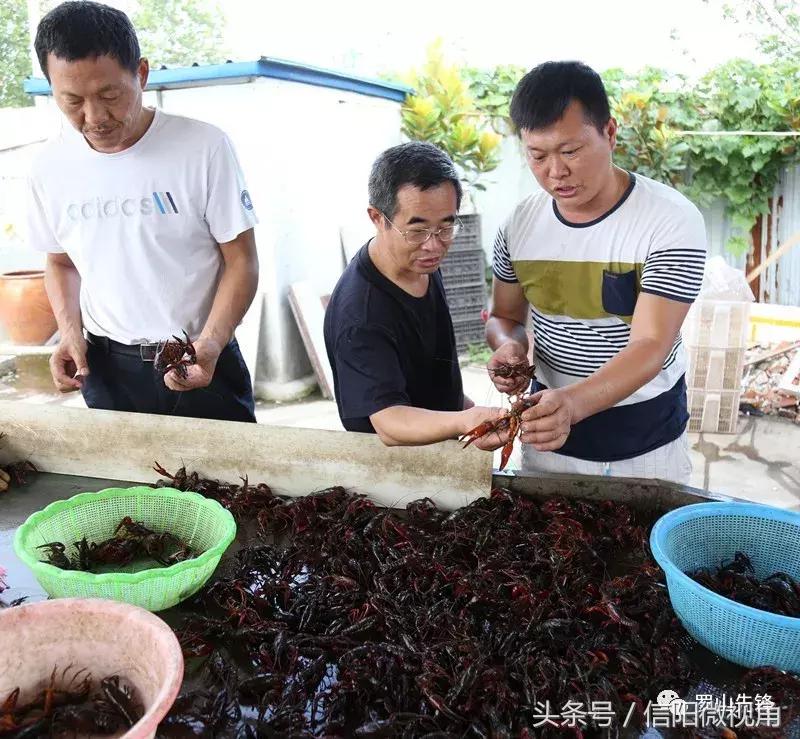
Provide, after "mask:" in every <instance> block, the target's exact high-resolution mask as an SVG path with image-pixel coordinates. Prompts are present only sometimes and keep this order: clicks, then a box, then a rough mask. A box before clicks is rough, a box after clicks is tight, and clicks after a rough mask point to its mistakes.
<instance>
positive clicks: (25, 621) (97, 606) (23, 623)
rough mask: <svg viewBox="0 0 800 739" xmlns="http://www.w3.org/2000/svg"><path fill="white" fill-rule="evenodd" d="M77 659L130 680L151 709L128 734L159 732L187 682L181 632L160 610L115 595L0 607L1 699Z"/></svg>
mask: <svg viewBox="0 0 800 739" xmlns="http://www.w3.org/2000/svg"><path fill="white" fill-rule="evenodd" d="M68 665H72V666H73V667H75V668H86V669H88V670H89V671H90V672H91V673H92V678H93V683H94V685H95V686H96V685H97V683H98V682H99V681H100V680H101V679H102V678H104V677H107V676H109V675H119V676H120V677H122V678H125V679H126V680H127V681H128V682H130V683H131V684H132V685H133V686H134V687H135V688H136V691H137V693H138V696H139V698H140V700H141V701H142V703H143V705H144V709H145V714H144V716H142V718H141V719H140V720H139V721H138V722H137V723H136V724H135V725H134V726H133V727H132V728H131V729H130V730H129V731H127V732H125V733H124V734H121V735H120V736H124V737H125V738H126V739H149V737H153V736H155V732H156V727H157V726H158V723H159V721H161V719H162V718H164V716H165V715H166V713H167V711H169V709H170V707H171V706H172V704H173V702H174V701H175V698H176V697H177V695H178V691H179V690H180V687H181V682H182V681H183V655H182V654H181V648H180V645H179V644H178V639H177V638H176V637H175V634H174V633H173V632H172V629H170V628H169V626H167V624H165V623H164V622H163V621H162V620H161V619H160V618H159V617H158V616H156V615H154V614H152V613H150V612H149V611H145V610H144V609H142V608H137V607H136V606H131V605H128V604H127V603H118V602H116V601H111V600H100V599H89V598H62V599H58V600H50V601H43V602H41V603H32V604H30V605H22V606H17V607H16V608H7V609H4V610H2V611H0V702H2V701H3V700H5V698H6V696H7V695H8V694H9V693H10V692H11V691H12V690H13V689H14V688H16V687H17V686H19V687H20V696H19V700H20V701H21V702H25V701H28V700H30V699H32V698H33V697H35V695H36V694H37V693H38V692H39V691H41V690H42V689H43V688H45V687H46V686H47V684H48V682H49V678H50V674H51V673H52V671H53V667H55V666H57V667H58V669H59V672H60V671H61V670H62V669H63V668H65V667H67V666H68Z"/></svg>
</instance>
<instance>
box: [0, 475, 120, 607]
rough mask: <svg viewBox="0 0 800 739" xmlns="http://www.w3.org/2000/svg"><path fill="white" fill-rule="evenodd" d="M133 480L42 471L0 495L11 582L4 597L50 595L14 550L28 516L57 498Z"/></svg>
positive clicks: (1, 551) (1, 540)
mask: <svg viewBox="0 0 800 739" xmlns="http://www.w3.org/2000/svg"><path fill="white" fill-rule="evenodd" d="M132 484H134V483H130V482H122V481H119V480H100V479H97V478H93V477H78V476H72V475H52V474H49V473H39V474H35V475H32V476H31V479H30V481H29V483H28V484H27V485H25V486H22V487H16V486H15V487H12V488H11V489H10V490H9V491H8V492H7V493H4V494H3V495H2V496H0V567H3V568H4V569H5V570H6V577H5V580H6V583H7V585H8V589H7V590H6V591H4V592H3V594H2V596H0V598H2V599H3V600H4V601H5V602H7V603H8V602H11V601H12V600H15V599H17V598H22V597H27V601H26V602H27V603H34V602H36V601H40V600H45V599H46V598H47V594H46V593H45V592H44V590H42V588H41V586H40V585H39V583H37V582H36V579H35V578H34V576H33V573H32V572H31V571H30V569H28V567H27V566H26V565H25V564H23V563H22V561H21V560H20V559H19V557H17V555H16V554H14V534H15V533H16V531H17V528H19V526H20V525H21V524H23V523H24V522H25V519H27V518H28V516H30V515H31V514H32V513H35V512H36V511H40V510H42V509H43V508H45V507H47V506H48V505H49V504H50V503H52V502H53V501H55V500H64V499H65V498H70V497H72V496H73V495H77V494H78V493H85V492H97V491H99V490H105V488H110V487H130V486H131V485H132Z"/></svg>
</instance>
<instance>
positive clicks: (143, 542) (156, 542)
mask: <svg viewBox="0 0 800 739" xmlns="http://www.w3.org/2000/svg"><path fill="white" fill-rule="evenodd" d="M74 546H75V550H76V552H77V554H76V556H74V557H72V558H70V557H68V556H67V554H66V547H65V546H64V544H63V543H61V542H60V541H53V542H49V543H47V544H41V545H40V546H38V547H37V549H44V550H46V554H47V559H46V560H42V561H43V562H46V563H47V564H51V565H53V566H54V567H58V568H60V569H62V570H79V571H81V572H91V571H92V568H94V567H97V566H103V565H119V566H121V567H122V566H125V565H128V564H130V563H131V562H133V560H134V559H136V558H137V557H141V558H151V559H154V560H155V561H156V562H158V563H159V564H160V565H163V566H164V567H169V566H170V565H173V564H176V563H177V562H183V561H184V560H187V559H191V558H193V557H195V556H197V553H196V552H194V551H193V550H192V549H191V548H190V547H189V546H188V545H187V544H186V543H185V542H183V541H182V540H181V539H179V538H178V537H177V536H175V535H174V534H171V533H169V532H168V531H165V532H164V533H161V534H157V533H156V532H155V531H152V530H151V529H148V528H147V527H146V526H144V525H143V524H141V523H137V522H136V521H134V520H133V519H132V518H131V517H130V516H125V518H123V519H122V521H120V523H119V525H118V526H117V528H116V529H114V536H112V537H111V538H110V539H106V540H105V541H101V542H100V543H99V544H95V543H94V542H92V543H91V544H90V543H89V542H88V541H87V540H86V537H85V536H84V537H83V538H82V539H81V540H80V541H76V542H75V544H74Z"/></svg>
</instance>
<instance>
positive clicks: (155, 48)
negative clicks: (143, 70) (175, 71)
mask: <svg viewBox="0 0 800 739" xmlns="http://www.w3.org/2000/svg"><path fill="white" fill-rule="evenodd" d="M132 20H133V25H134V26H135V27H136V33H137V35H138V37H139V45H140V46H141V47H142V55H143V56H146V57H147V58H148V59H149V61H150V66H151V68H153V69H158V68H159V67H160V66H161V65H165V66H172V67H174V66H190V65H192V64H194V63H197V64H219V63H222V62H224V61H225V58H226V57H227V55H228V52H227V49H226V47H225V42H224V30H225V16H224V14H223V13H222V10H221V9H220V7H219V4H218V3H217V2H216V0H141V1H140V2H139V8H138V10H137V11H136V13H135V14H134V15H133V16H132Z"/></svg>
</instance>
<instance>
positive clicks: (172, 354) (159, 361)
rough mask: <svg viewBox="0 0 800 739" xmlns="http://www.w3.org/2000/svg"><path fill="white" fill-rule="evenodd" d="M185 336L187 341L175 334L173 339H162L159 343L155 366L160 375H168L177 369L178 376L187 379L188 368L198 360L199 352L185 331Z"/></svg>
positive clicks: (154, 361) (154, 360)
mask: <svg viewBox="0 0 800 739" xmlns="http://www.w3.org/2000/svg"><path fill="white" fill-rule="evenodd" d="M183 336H184V338H185V341H184V339H181V338H180V337H178V336H174V335H173V337H172V339H173V340H170V341H162V342H161V343H160V344H159V345H158V349H157V350H156V355H155V358H154V359H153V366H154V367H155V370H156V372H158V373H159V374H160V375H166V374H167V372H169V371H170V370H175V371H176V372H177V373H178V376H179V377H180V378H181V379H184V380H185V379H186V376H187V372H186V368H187V367H188V366H189V365H192V364H195V363H196V362H197V352H196V351H195V348H194V344H192V340H191V339H190V338H189V334H187V333H186V331H184V332H183Z"/></svg>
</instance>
